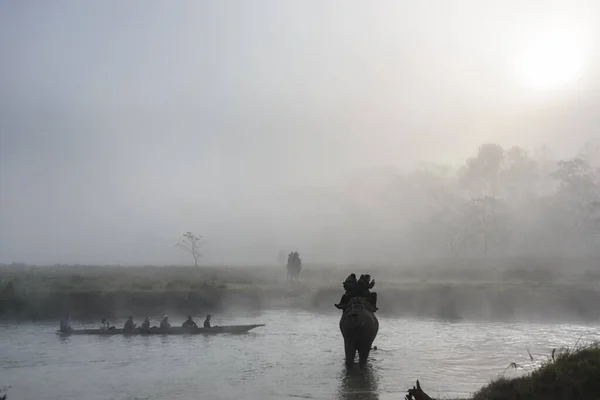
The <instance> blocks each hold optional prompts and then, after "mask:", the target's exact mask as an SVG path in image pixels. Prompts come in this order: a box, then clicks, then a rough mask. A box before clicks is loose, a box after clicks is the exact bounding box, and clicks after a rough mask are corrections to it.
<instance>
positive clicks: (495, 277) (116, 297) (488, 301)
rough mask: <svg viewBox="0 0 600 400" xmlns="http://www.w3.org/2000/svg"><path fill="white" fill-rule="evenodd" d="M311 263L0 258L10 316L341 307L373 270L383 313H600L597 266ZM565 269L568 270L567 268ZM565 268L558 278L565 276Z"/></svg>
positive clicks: (551, 316) (577, 316) (484, 316)
mask: <svg viewBox="0 0 600 400" xmlns="http://www.w3.org/2000/svg"><path fill="white" fill-rule="evenodd" d="M469 268H473V267H469V266H467V267H464V266H463V267H462V269H460V268H456V267H454V268H450V267H446V268H440V267H429V268H426V267H421V268H420V269H419V268H413V269H408V268H406V269H403V270H394V269H390V268H382V267H370V268H369V267H347V268H334V267H317V266H309V267H305V268H304V269H303V271H302V274H301V277H300V281H299V282H295V283H293V284H290V283H288V282H286V275H285V269H282V268H273V267H271V268H269V267H244V268H242V267H237V268H234V267H198V268H194V267H114V266H52V267H27V266H4V267H0V319H27V320H32V319H33V320H44V319H48V320H50V319H54V320H55V319H57V318H60V316H61V314H62V313H63V312H65V311H67V310H68V311H69V312H70V313H71V315H72V317H73V318H75V319H94V320H95V319H97V318H98V317H109V318H123V317H126V316H127V315H129V314H133V315H150V316H160V315H163V314H165V313H168V314H170V315H173V314H174V315H188V314H192V315H202V314H203V313H206V312H213V313H216V312H219V313H227V312H245V311H257V310H266V309H304V310H309V311H314V312H320V313H323V312H324V313H329V312H331V313H337V312H338V311H337V310H336V309H335V308H334V307H333V304H334V303H336V302H338V301H339V299H340V296H341V294H342V288H341V280H343V279H344V278H345V276H346V275H347V274H348V273H349V272H350V271H357V272H360V271H361V269H365V270H366V269H368V270H369V272H371V274H372V275H373V276H374V277H375V278H376V280H377V285H376V290H377V292H378V293H379V299H378V306H379V309H380V310H379V314H380V315H382V316H386V315H387V316H410V317H424V318H439V319H445V320H459V319H479V320H514V319H525V320H532V319H535V320H553V321H556V320H562V319H564V320H578V321H600V310H599V309H598V308H597V306H596V305H597V304H600V289H599V286H598V279H597V278H596V277H595V275H594V274H593V271H590V270H589V269H583V268H582V269H580V270H579V274H576V273H571V274H570V275H565V276H560V275H557V271H552V270H548V269H547V270H543V269H540V268H539V267H536V268H537V269H535V268H534V269H520V270H519V269H516V268H514V267H513V268H512V269H506V268H505V269H504V270H500V269H494V268H488V269H485V270H482V271H480V273H479V274H475V273H469ZM560 271H561V270H558V272H560ZM557 276H558V277H557Z"/></svg>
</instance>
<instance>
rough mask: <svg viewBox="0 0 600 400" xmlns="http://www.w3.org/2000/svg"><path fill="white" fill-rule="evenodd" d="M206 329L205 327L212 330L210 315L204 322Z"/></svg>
mask: <svg viewBox="0 0 600 400" xmlns="http://www.w3.org/2000/svg"><path fill="white" fill-rule="evenodd" d="M204 327H205V328H210V327H211V326H210V314H208V315H207V316H206V319H205V320H204Z"/></svg>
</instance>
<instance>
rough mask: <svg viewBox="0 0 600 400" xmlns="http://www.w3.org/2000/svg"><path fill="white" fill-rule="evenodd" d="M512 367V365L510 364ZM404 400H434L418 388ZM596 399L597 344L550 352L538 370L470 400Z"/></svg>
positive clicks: (599, 381)
mask: <svg viewBox="0 0 600 400" xmlns="http://www.w3.org/2000/svg"><path fill="white" fill-rule="evenodd" d="M513 364H514V363H513ZM404 398H405V400H433V399H432V398H431V397H430V396H429V395H427V394H426V393H425V392H424V391H423V390H422V389H421V385H420V384H419V381H417V386H416V387H413V388H412V389H409V390H408V394H407V395H406V396H405V397H404ZM538 399H540V400H598V399H600V345H599V344H598V343H594V344H592V345H588V346H581V347H575V348H574V349H568V348H567V349H562V350H559V351H557V352H555V351H552V355H551V357H550V358H549V359H548V360H547V361H546V362H545V363H543V364H542V366H541V367H539V368H536V369H534V370H533V371H532V372H530V373H528V374H526V375H524V376H520V377H517V378H513V379H507V378H503V377H501V378H499V379H497V380H495V381H493V382H492V383H490V384H489V385H487V386H484V387H482V388H481V389H479V391H478V392H477V393H475V395H474V396H473V397H472V400H538Z"/></svg>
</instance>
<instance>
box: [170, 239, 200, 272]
mask: <svg viewBox="0 0 600 400" xmlns="http://www.w3.org/2000/svg"><path fill="white" fill-rule="evenodd" d="M201 239H202V236H196V235H194V234H193V233H192V232H186V233H184V234H183V239H182V240H181V241H180V242H179V243H177V244H176V245H175V246H176V247H179V248H180V249H182V250H184V251H187V252H188V253H190V254H191V255H192V257H194V266H195V267H197V266H198V260H199V259H200V258H201V257H202V253H201V252H200V248H201V247H202V240H201Z"/></svg>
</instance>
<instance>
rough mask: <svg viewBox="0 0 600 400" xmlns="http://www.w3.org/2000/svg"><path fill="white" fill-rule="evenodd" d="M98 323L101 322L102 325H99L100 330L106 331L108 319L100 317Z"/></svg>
mask: <svg viewBox="0 0 600 400" xmlns="http://www.w3.org/2000/svg"><path fill="white" fill-rule="evenodd" d="M100 323H101V324H102V326H101V327H100V330H102V331H107V330H109V329H110V324H109V323H108V321H107V320H106V319H105V318H102V321H100Z"/></svg>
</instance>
